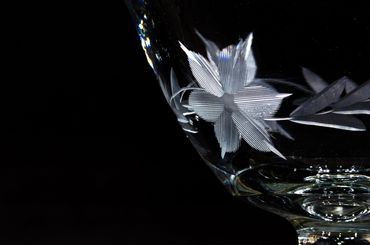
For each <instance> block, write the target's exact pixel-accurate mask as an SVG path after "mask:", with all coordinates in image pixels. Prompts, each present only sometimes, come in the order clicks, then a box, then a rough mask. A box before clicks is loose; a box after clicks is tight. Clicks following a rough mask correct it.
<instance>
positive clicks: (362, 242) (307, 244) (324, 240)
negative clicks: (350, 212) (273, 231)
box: [297, 227, 370, 245]
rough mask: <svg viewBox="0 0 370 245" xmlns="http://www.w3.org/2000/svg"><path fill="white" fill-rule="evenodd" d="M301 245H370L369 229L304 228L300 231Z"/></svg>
mask: <svg viewBox="0 0 370 245" xmlns="http://www.w3.org/2000/svg"><path fill="white" fill-rule="evenodd" d="M297 232H298V244H299V245H370V227H369V229H352V228H340V229H338V228H329V227H325V228H304V229H301V230H298V231H297Z"/></svg>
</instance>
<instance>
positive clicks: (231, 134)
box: [214, 111, 240, 157]
mask: <svg viewBox="0 0 370 245" xmlns="http://www.w3.org/2000/svg"><path fill="white" fill-rule="evenodd" d="M214 128H215V134H216V138H217V141H218V143H219V144H220V147H221V156H222V157H224V156H225V153H226V152H235V151H236V150H237V149H238V148H239V144H240V134H239V132H238V129H237V128H236V127H235V124H234V122H233V120H232V117H231V112H228V111H224V112H223V113H222V114H221V115H220V117H219V118H218V119H217V121H216V123H215V127H214Z"/></svg>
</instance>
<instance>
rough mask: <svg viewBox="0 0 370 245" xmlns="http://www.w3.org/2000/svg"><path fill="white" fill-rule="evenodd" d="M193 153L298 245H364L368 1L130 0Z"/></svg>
mask: <svg viewBox="0 0 370 245" xmlns="http://www.w3.org/2000/svg"><path fill="white" fill-rule="evenodd" d="M126 4H127V6H128V8H129V10H130V12H131V14H132V16H133V19H134V24H135V25H136V27H137V31H138V34H139V38H140V41H141V44H142V47H143V49H144V52H145V55H146V57H147V60H148V63H149V65H150V66H151V67H152V68H153V70H154V72H155V75H156V76H157V78H158V80H159V83H160V86H161V88H162V90H163V93H164V95H165V97H166V99H167V101H168V104H169V105H170V107H171V108H172V110H173V112H174V113H175V115H176V117H177V121H178V123H179V124H180V125H181V127H182V128H183V130H184V132H185V134H186V136H187V137H188V138H189V139H190V141H191V142H192V144H193V145H194V147H195V149H196V150H197V151H198V153H199V154H200V156H201V157H202V158H203V159H204V161H205V163H206V164H207V165H208V166H209V167H210V169H211V170H212V171H213V172H214V173H215V175H216V176H217V177H218V179H219V180H221V181H222V183H223V184H224V185H225V186H226V187H227V189H228V191H229V192H230V193H232V194H233V195H234V196H236V197H238V198H240V199H243V200H245V201H246V202H248V203H250V204H253V205H256V206H258V207H260V208H263V209H266V210H268V211H270V212H273V213H276V214H278V215H281V216H283V217H285V218H286V219H287V220H288V221H290V223H291V224H292V225H293V226H294V227H295V229H296V230H297V233H298V240H299V244H307V245H308V244H338V245H343V244H370V80H369V79H370V72H369V68H370V15H368V14H367V13H365V12H364V11H361V10H362V9H367V5H366V3H365V1H363V2H360V1H346V2H341V3H340V2H337V1H323V0H321V1H290V0H282V1H274V2H267V1H264V0H251V1H247V0H234V1H211V0H203V1H196V0H188V1H180V0H155V1H149V0H126Z"/></svg>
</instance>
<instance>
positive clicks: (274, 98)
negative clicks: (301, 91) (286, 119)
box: [234, 86, 290, 118]
mask: <svg viewBox="0 0 370 245" xmlns="http://www.w3.org/2000/svg"><path fill="white" fill-rule="evenodd" d="M288 96H290V94H280V93H278V92H276V91H275V90H273V89H272V88H267V87H263V86H250V87H245V88H244V89H243V90H242V91H240V92H238V93H237V94H235V97H234V102H235V104H236V105H237V106H238V107H239V108H240V109H241V110H242V111H243V112H245V113H246V114H247V115H249V116H250V117H252V118H265V117H270V116H273V115H275V113H276V112H277V110H279V108H280V105H281V102H282V100H283V99H284V98H285V97H288Z"/></svg>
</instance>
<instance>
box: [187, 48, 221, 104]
mask: <svg viewBox="0 0 370 245" xmlns="http://www.w3.org/2000/svg"><path fill="white" fill-rule="evenodd" d="M180 45H181V48H182V49H183V50H184V52H185V53H186V55H187V56H188V61H189V65H190V69H191V72H192V73H193V76H194V77H195V79H196V80H197V82H198V83H199V85H200V86H201V87H202V88H204V89H205V90H206V91H207V92H209V93H211V94H213V95H215V96H217V97H221V96H222V95H223V94H224V91H223V89H222V87H221V84H220V76H219V73H218V70H217V67H216V66H215V65H213V64H212V63H210V62H209V61H208V60H207V59H206V58H204V57H203V56H202V55H200V54H197V53H195V52H193V51H190V50H188V49H187V48H186V47H185V46H184V45H183V44H182V43H180Z"/></svg>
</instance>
